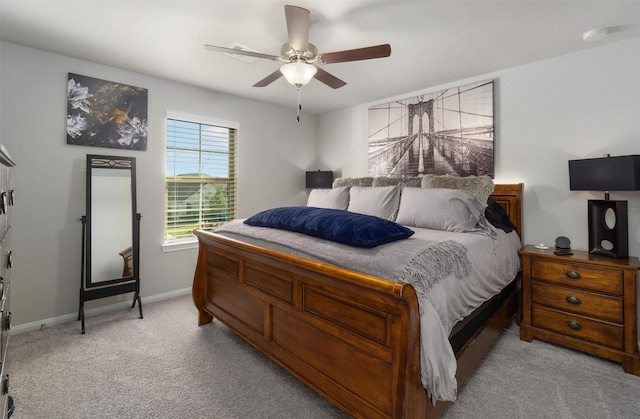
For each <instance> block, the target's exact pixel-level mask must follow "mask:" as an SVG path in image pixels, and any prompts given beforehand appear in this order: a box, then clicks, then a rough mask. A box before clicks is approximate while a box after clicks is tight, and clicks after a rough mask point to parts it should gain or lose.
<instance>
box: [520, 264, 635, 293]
mask: <svg viewBox="0 0 640 419" xmlns="http://www.w3.org/2000/svg"><path fill="white" fill-rule="evenodd" d="M531 278H532V279H539V280H542V281H548V282H553V283H556V284H561V285H566V286H571V287H579V288H584V289H590V290H594V291H602V292H606V293H609V294H615V295H622V293H623V287H622V271H620V270H616V269H606V268H596V267H588V266H585V265H579V264H574V263H563V262H557V261H549V260H541V259H534V260H533V261H532V262H531Z"/></svg>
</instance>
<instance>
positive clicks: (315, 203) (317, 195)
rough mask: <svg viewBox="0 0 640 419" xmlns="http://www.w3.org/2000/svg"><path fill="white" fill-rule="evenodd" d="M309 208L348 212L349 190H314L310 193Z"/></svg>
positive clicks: (344, 188)
mask: <svg viewBox="0 0 640 419" xmlns="http://www.w3.org/2000/svg"><path fill="white" fill-rule="evenodd" d="M307 206H308V207H318V208H331V209H339V210H346V209H347V207H348V206H349V188H347V187H339V188H333V189H313V190H312V191H311V193H309V198H308V199H307Z"/></svg>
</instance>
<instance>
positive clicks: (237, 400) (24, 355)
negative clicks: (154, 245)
mask: <svg viewBox="0 0 640 419" xmlns="http://www.w3.org/2000/svg"><path fill="white" fill-rule="evenodd" d="M144 314H145V318H144V319H142V320H140V319H139V318H138V317H137V308H136V309H133V310H127V309H125V310H121V311H117V312H113V313H108V314H103V315H100V316H96V317H90V318H88V319H87V329H86V330H87V333H86V335H81V334H80V324H79V323H78V322H72V323H67V324H62V325H57V326H54V327H51V328H47V329H44V330H38V331H33V332H27V333H22V334H17V335H13V336H11V339H10V342H9V357H10V361H9V364H8V367H9V373H10V375H11V387H10V393H11V394H12V396H13V398H14V400H15V403H16V410H15V413H14V416H13V417H14V418H15V419H24V418H29V419H38V418H242V419H244V418H261V419H262V418H278V419H280V418H305V419H313V418H345V417H346V415H344V414H343V413H342V412H340V411H339V410H338V409H337V408H335V407H334V406H333V405H331V404H330V403H329V402H327V401H326V400H324V399H323V398H322V397H320V396H318V395H317V394H316V393H315V392H313V391H312V390H310V389H309V388H307V387H306V386H305V385H303V384H302V383H300V382H299V381H298V380H297V379H295V378H293V377H292V376H291V375H289V374H288V373H287V372H285V371H284V370H282V369H281V368H279V367H278V366H276V365H275V364H274V363H273V362H271V361H269V360H268V359H266V358H265V357H264V356H263V355H261V354H260V353H258V352H257V351H256V350H255V349H253V348H252V347H251V346H250V345H248V344H246V343H245V342H244V341H242V340H241V339H240V338H238V337H237V336H236V335H235V334H233V333H232V332H230V331H229V330H228V329H227V328H226V327H224V326H222V325H221V324H220V323H218V322H214V323H212V324H209V325H206V326H203V327H198V326H197V313H196V310H195V308H194V306H193V304H192V302H191V297H190V296H184V297H178V298H172V299H169V300H165V301H161V302H156V303H151V304H146V305H144ZM639 412H640V378H639V377H634V376H631V375H628V374H624V373H623V371H622V368H621V367H620V365H618V364H615V363H611V362H608V361H603V360H600V359H597V358H593V357H591V356H588V355H584V354H581V353H578V352H574V351H571V350H568V349H564V348H561V347H558V346H554V345H550V344H546V343H544V342H540V341H535V340H534V342H533V343H525V342H522V341H520V340H519V338H518V328H517V326H515V325H512V326H511V327H510V328H509V329H508V330H507V331H506V332H505V334H504V335H503V336H502V338H501V339H500V340H499V342H498V343H497V345H496V347H495V349H494V350H493V351H492V353H491V354H490V356H489V357H488V358H487V359H486V360H485V361H484V362H483V364H482V365H481V367H480V368H479V370H478V371H477V373H476V374H475V375H474V376H473V378H472V380H471V381H470V382H469V384H468V385H467V386H466V387H465V389H464V390H463V391H462V392H461V394H460V395H459V400H458V402H456V403H455V404H453V405H451V407H450V408H449V409H448V410H447V411H446V412H445V414H444V415H443V417H445V418H487V417H491V418H494V419H495V418H536V417H538V418H621V417H622V418H632V417H638V415H639Z"/></svg>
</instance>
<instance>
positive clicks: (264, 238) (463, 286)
mask: <svg viewBox="0 0 640 419" xmlns="http://www.w3.org/2000/svg"><path fill="white" fill-rule="evenodd" d="M242 221H243V220H235V221H232V222H230V223H227V224H225V225H223V226H220V227H218V228H217V229H216V231H215V232H216V233H217V234H221V235H224V236H227V237H230V238H234V239H237V240H241V241H244V242H247V243H251V244H255V245H259V246H263V247H268V248H270V249H274V250H278V251H281V252H285V253H289V254H293V255H296V256H300V257H304V258H307V259H312V260H316V261H319V262H323V263H328V264H332V265H335V266H339V267H343V268H346V269H350V270H354V271H357V272H362V273H366V274H369V275H373V276H376V277H380V278H385V279H388V280H390V281H402V282H407V283H410V284H412V285H413V286H414V288H415V289H416V292H417V293H418V298H419V305H420V315H421V319H420V320H421V321H420V328H421V330H420V333H421V365H422V382H423V385H424V386H425V389H426V390H427V392H428V393H429V395H430V396H431V397H432V398H434V399H435V400H449V401H454V400H455V398H456V388H457V383H456V379H455V372H456V360H455V355H454V354H453V350H452V349H451V346H450V345H449V341H448V335H449V333H450V332H451V329H452V328H453V326H454V325H455V323H456V322H457V321H459V320H461V319H462V318H464V317H465V316H466V315H467V314H469V313H470V312H471V311H473V309H475V308H476V307H478V306H479V305H480V304H482V302H484V301H485V300H486V299H488V298H490V297H491V296H493V295H495V294H496V293H498V292H499V291H500V290H501V289H502V288H503V287H504V286H505V285H506V284H508V283H509V282H510V281H511V280H512V279H513V278H514V276H515V274H516V273H517V271H518V269H519V258H518V254H517V251H518V249H519V248H520V240H519V238H518V236H517V235H516V234H515V233H509V234H506V233H504V232H502V231H501V230H497V231H495V232H492V234H489V235H487V234H474V233H450V232H443V231H437V230H427V229H420V228H415V227H412V228H411V229H412V230H414V231H415V232H416V233H415V234H414V235H413V236H412V237H411V238H409V239H406V240H401V241H398V242H394V243H389V244H385V245H382V246H378V247H375V248H372V249H365V248H357V247H352V246H347V245H343V244H339V243H334V242H331V241H328V240H323V239H318V238H314V237H310V236H306V235H304V234H300V233H293V232H289V231H283V230H277V229H273V228H266V227H251V226H247V225H245V224H244V223H243V222H242ZM493 233H495V234H493Z"/></svg>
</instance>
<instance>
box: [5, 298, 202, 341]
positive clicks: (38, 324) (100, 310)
mask: <svg viewBox="0 0 640 419" xmlns="http://www.w3.org/2000/svg"><path fill="white" fill-rule="evenodd" d="M190 293H191V287H189V288H183V289H179V290H175V291H169V292H165V293H162V294H156V295H150V296H148V297H142V302H143V303H144V304H147V303H153V302H156V301H162V300H166V299H168V298H173V297H179V296H181V295H187V294H190ZM126 307H131V302H130V301H121V302H118V303H114V304H109V305H106V306H102V307H95V308H92V309H89V310H85V312H84V316H85V318H89V317H91V316H97V315H99V314H104V313H110V312H112V311H116V310H122V309H123V308H126ZM71 321H78V312H75V313H71V314H65V315H63V316H57V317H51V318H48V319H42V320H39V321H35V322H31V323H25V324H21V325H18V326H12V327H11V333H12V334H13V333H16V334H17V333H24V332H30V331H32V330H38V329H42V328H44V327H51V326H55V325H56V324H61V323H67V322H71Z"/></svg>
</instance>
